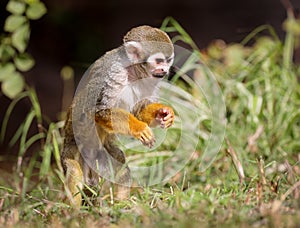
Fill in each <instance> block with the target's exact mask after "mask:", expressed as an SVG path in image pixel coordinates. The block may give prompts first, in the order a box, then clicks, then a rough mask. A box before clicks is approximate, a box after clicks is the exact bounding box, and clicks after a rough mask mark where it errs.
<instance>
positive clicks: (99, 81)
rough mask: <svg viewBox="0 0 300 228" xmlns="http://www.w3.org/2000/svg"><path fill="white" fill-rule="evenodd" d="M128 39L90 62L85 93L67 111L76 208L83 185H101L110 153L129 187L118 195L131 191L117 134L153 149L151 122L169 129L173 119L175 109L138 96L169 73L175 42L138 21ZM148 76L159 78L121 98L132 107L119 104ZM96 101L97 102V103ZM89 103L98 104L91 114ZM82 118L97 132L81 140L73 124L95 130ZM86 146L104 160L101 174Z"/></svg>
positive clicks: (68, 163)
mask: <svg viewBox="0 0 300 228" xmlns="http://www.w3.org/2000/svg"><path fill="white" fill-rule="evenodd" d="M123 41H124V45H122V46H121V47H119V48H116V49H114V50H112V51H109V52H107V53H106V54H105V55H104V56H102V57H101V58H99V59H98V60H97V61H96V62H95V63H94V64H93V65H92V66H91V68H90V71H89V72H88V75H87V76H88V81H87V82H86V83H85V85H84V86H83V87H85V90H84V91H85V93H82V94H81V96H79V98H76V96H75V97H74V100H73V102H72V105H71V107H70V108H69V110H68V114H67V119H66V123H65V127H64V132H65V139H64V148H63V150H62V153H61V160H62V166H63V168H64V171H65V173H66V179H65V186H66V190H67V192H68V193H69V199H70V201H71V204H73V205H75V206H76V207H79V206H80V205H81V201H82V196H81V190H82V189H83V187H84V185H85V184H87V185H97V184H98V182H99V178H100V176H101V177H102V174H103V175H104V176H105V173H106V172H109V171H108V168H103V167H108V166H109V165H107V164H105V163H108V162H109V161H111V160H108V159H107V157H111V158H113V159H112V160H113V161H116V162H115V163H113V165H116V166H118V167H119V168H117V169H116V170H117V172H118V173H117V174H116V176H117V177H118V183H121V184H123V185H126V186H127V187H125V188H124V187H120V188H118V190H119V191H118V190H117V197H119V198H124V196H125V194H128V193H129V192H128V191H129V189H130V188H129V187H130V186H131V178H130V171H129V168H128V167H127V165H126V163H125V155H124V153H123V151H121V150H120V149H119V148H118V147H117V146H116V145H115V140H116V134H123V135H128V136H132V137H134V138H136V139H138V140H140V141H141V142H142V143H143V144H144V145H145V146H148V147H149V148H151V147H152V146H153V144H154V142H155V137H154V134H153V132H152V130H151V128H150V127H154V126H157V125H159V126H160V127H161V128H168V127H170V126H171V125H172V124H173V122H174V111H173V109H172V108H171V107H169V106H166V105H164V104H160V103H156V102H155V101H154V100H151V99H141V98H139V97H138V96H139V94H141V93H143V91H142V90H149V91H153V90H155V88H153V87H155V85H156V84H157V83H158V82H159V81H160V80H161V78H163V77H164V76H166V75H168V73H169V70H170V67H171V65H172V63H173V58H174V47H173V44H172V42H171V40H170V38H169V37H168V35H167V34H166V33H165V32H163V31H161V30H160V29H157V28H153V27H150V26H139V27H136V28H133V29H131V30H130V31H129V32H128V33H127V34H126V35H125V36H124V39H123ZM146 78H147V79H149V78H150V79H151V80H152V81H154V83H149V84H147V83H146V85H145V86H143V87H141V88H139V87H137V91H135V93H134V95H133V97H134V96H135V97H138V99H141V100H134V99H133V101H132V99H131V98H128V99H127V98H124V99H123V101H122V102H123V103H124V102H125V103H127V104H126V105H127V106H126V107H127V108H123V107H122V106H118V105H117V103H118V97H120V96H122V95H121V94H122V91H123V90H124V88H128V87H129V88H130V87H131V86H134V83H136V82H138V80H141V79H146ZM90 95H92V96H93V97H96V98H95V99H94V101H91V100H93V99H89V96H90ZM93 102H95V103H94V104H92V103H93ZM89 105H90V106H93V108H91V109H90V110H92V111H90V114H87V112H88V111H86V110H85V108H84V107H87V106H89ZM75 109H76V110H79V115H77V114H76V115H74V110H75ZM74 116H75V118H76V122H75V119H74ZM78 116H79V117H78ZM77 117H78V118H77ZM82 117H84V118H86V119H89V121H91V122H92V124H93V125H94V126H95V129H96V132H97V134H96V136H95V134H93V133H87V134H86V136H84V137H82V138H83V139H82V140H81V141H80V140H77V138H76V132H75V131H77V130H75V128H76V127H74V124H76V125H78V124H79V125H80V124H81V125H82V126H81V127H80V130H79V133H80V134H85V132H90V131H91V129H89V125H87V124H84V121H83V122H82V121H81V119H82ZM77 122H79V123H77ZM95 137H96V138H97V140H98V141H99V144H98V145H97V146H91V143H90V141H93V140H94V141H95V139H94V138H95ZM92 138H93V140H92ZM78 141H80V143H79V145H78ZM92 147H94V148H92ZM87 150H90V151H92V152H91V153H90V154H89V155H88V159H92V160H97V161H98V160H99V161H100V163H99V167H98V168H99V169H100V170H102V171H101V172H100V173H101V175H99V173H97V172H96V171H95V170H94V169H93V168H91V167H90V165H89V164H87V162H86V159H87V158H86V157H85V155H84V154H83V153H82V151H87ZM95 154H97V156H98V157H96V155H95ZM93 156H94V157H93ZM122 165H123V167H121V166H122ZM124 167H125V168H124Z"/></svg>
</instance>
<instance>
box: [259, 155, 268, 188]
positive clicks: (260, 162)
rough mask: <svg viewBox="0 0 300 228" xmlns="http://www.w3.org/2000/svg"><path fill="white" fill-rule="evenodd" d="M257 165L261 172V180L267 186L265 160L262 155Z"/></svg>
mask: <svg viewBox="0 0 300 228" xmlns="http://www.w3.org/2000/svg"><path fill="white" fill-rule="evenodd" d="M257 165H258V170H259V174H260V181H261V183H262V185H263V186H265V185H267V181H266V175H265V169H264V165H265V162H264V160H263V158H262V157H261V156H260V157H259V158H258V159H257Z"/></svg>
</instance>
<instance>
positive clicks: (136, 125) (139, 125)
mask: <svg viewBox="0 0 300 228" xmlns="http://www.w3.org/2000/svg"><path fill="white" fill-rule="evenodd" d="M129 127H130V132H131V135H132V136H134V137H135V138H137V139H138V140H140V141H141V142H142V143H143V144H144V145H145V146H148V147H150V148H151V147H152V146H153V145H154V143H155V137H154V134H153V132H152V130H151V128H150V127H149V126H148V125H147V124H146V123H144V122H142V121H139V120H137V121H134V122H132V121H130V122H129Z"/></svg>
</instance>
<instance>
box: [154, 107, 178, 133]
mask: <svg viewBox="0 0 300 228" xmlns="http://www.w3.org/2000/svg"><path fill="white" fill-rule="evenodd" d="M155 120H156V122H158V124H159V125H160V127H161V128H168V127H170V126H171V125H172V124H173V122H174V111H173V109H172V108H170V107H168V106H165V107H163V108H160V109H158V111H157V113H156V117H155Z"/></svg>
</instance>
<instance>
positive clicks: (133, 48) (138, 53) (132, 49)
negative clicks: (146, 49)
mask: <svg viewBox="0 0 300 228" xmlns="http://www.w3.org/2000/svg"><path fill="white" fill-rule="evenodd" d="M124 46H125V50H126V54H127V56H128V58H129V60H130V61H131V62H133V63H139V62H141V60H142V59H143V48H142V45H141V44H140V43H139V42H135V41H129V42H125V43H124Z"/></svg>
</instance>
